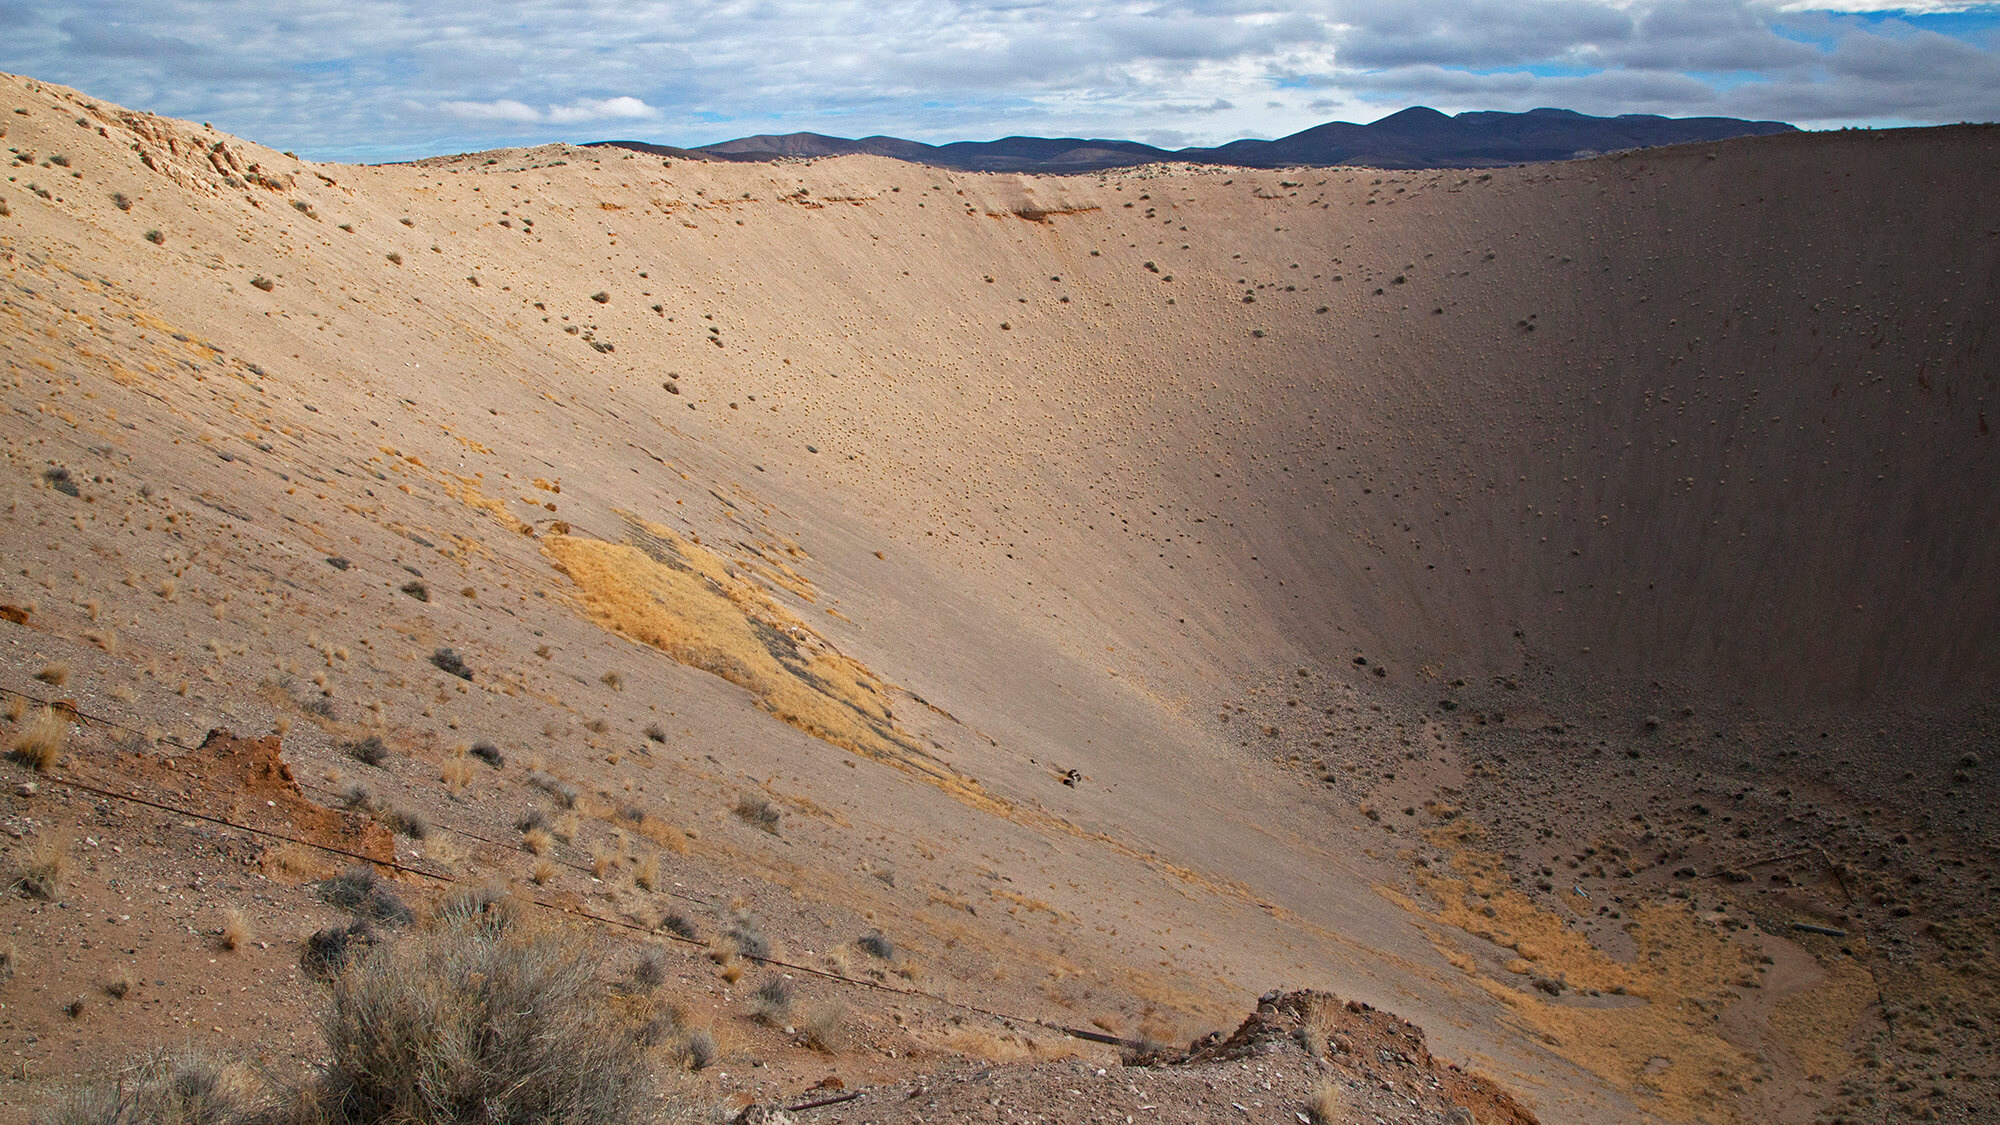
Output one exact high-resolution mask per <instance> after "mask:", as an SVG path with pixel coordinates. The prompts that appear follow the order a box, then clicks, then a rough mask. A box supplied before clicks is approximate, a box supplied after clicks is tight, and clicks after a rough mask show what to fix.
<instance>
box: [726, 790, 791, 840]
mask: <svg viewBox="0 0 2000 1125" xmlns="http://www.w3.org/2000/svg"><path fill="white" fill-rule="evenodd" d="M732 811H733V812H735V814H736V816H737V818H738V819H739V820H741V821H743V823H745V824H748V825H750V826H752V827H754V828H761V829H763V830H764V831H766V832H769V833H770V834H771V835H773V836H776V835H777V834H778V820H779V818H780V816H781V814H780V813H779V812H778V810H777V809H776V808H775V807H773V806H772V804H771V802H769V801H767V800H765V799H764V798H762V797H760V796H758V795H756V794H754V793H746V794H744V795H743V796H741V797H738V798H737V799H736V808H735V809H733V810H732Z"/></svg>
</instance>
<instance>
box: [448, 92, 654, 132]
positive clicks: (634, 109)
mask: <svg viewBox="0 0 2000 1125" xmlns="http://www.w3.org/2000/svg"><path fill="white" fill-rule="evenodd" d="M437 108H438V110H439V111H440V112H443V113H447V114H450V115H451V116H453V117H456V118H458V119H459V120H461V121H481V122H500V123H505V124H509V125H540V124H550V125H576V124H579V123H583V122H589V121H633V120H644V119H647V118H653V117H658V116H659V115H660V111H659V110H656V109H654V108H653V107H652V106H649V105H647V104H646V103H645V102H642V101H640V100H639V99H638V98H635V97H631V96H629V95H623V96H620V97H616V98H602V99H595V100H593V99H590V98H584V99H581V100H578V101H574V102H571V103H569V104H568V105H552V106H550V107H548V108H547V109H540V110H538V109H536V108H535V107H533V106H531V105H528V104H527V103H526V102H518V101H515V100H513V99H512V98H499V99H496V100H494V101H490V102H461V101H444V102H439V103H438V104H437Z"/></svg>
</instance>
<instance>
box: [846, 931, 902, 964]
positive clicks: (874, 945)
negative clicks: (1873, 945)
mask: <svg viewBox="0 0 2000 1125" xmlns="http://www.w3.org/2000/svg"><path fill="white" fill-rule="evenodd" d="M854 944H856V945H858V946H860V947H861V951H862V952H863V953H866V954H868V955H869V956H871V957H880V958H881V959H882V960H884V961H893V960H895V958H896V946H895V943H894V942H891V941H890V940H889V939H888V938H886V937H884V936H882V935H881V934H862V935H861V937H860V938H858V939H856V940H855V942H854Z"/></svg>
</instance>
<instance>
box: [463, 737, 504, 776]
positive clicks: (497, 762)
mask: <svg viewBox="0 0 2000 1125" xmlns="http://www.w3.org/2000/svg"><path fill="white" fill-rule="evenodd" d="M469 753H471V755H472V756H473V757H475V758H478V759H479V760H480V761H482V762H485V763H486V764H487V765H489V766H492V767H493V768H494V769H496V770H497V769H502V768H504V767H505V766H506V765H507V755H505V754H503V753H501V752H500V748H499V747H498V746H495V745H493V744H492V743H491V742H475V743H473V744H472V749H471V750H470V751H469Z"/></svg>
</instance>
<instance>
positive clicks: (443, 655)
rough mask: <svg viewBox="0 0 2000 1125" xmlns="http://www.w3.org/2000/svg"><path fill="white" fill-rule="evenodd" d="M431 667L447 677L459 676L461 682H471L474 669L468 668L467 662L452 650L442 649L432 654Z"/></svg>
mask: <svg viewBox="0 0 2000 1125" xmlns="http://www.w3.org/2000/svg"><path fill="white" fill-rule="evenodd" d="M431 665H432V666H433V667H435V668H436V669H437V670H438V671H440V672H443V673H445V674H446V675H451V676H457V677H458V678H459V679H461V680H470V679H471V678H472V669H471V668H468V667H466V664H465V661H464V660H462V659H460V658H459V655H458V653H457V652H455V651H453V650H452V649H448V648H441V649H438V650H437V651H436V652H433V653H431Z"/></svg>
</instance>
